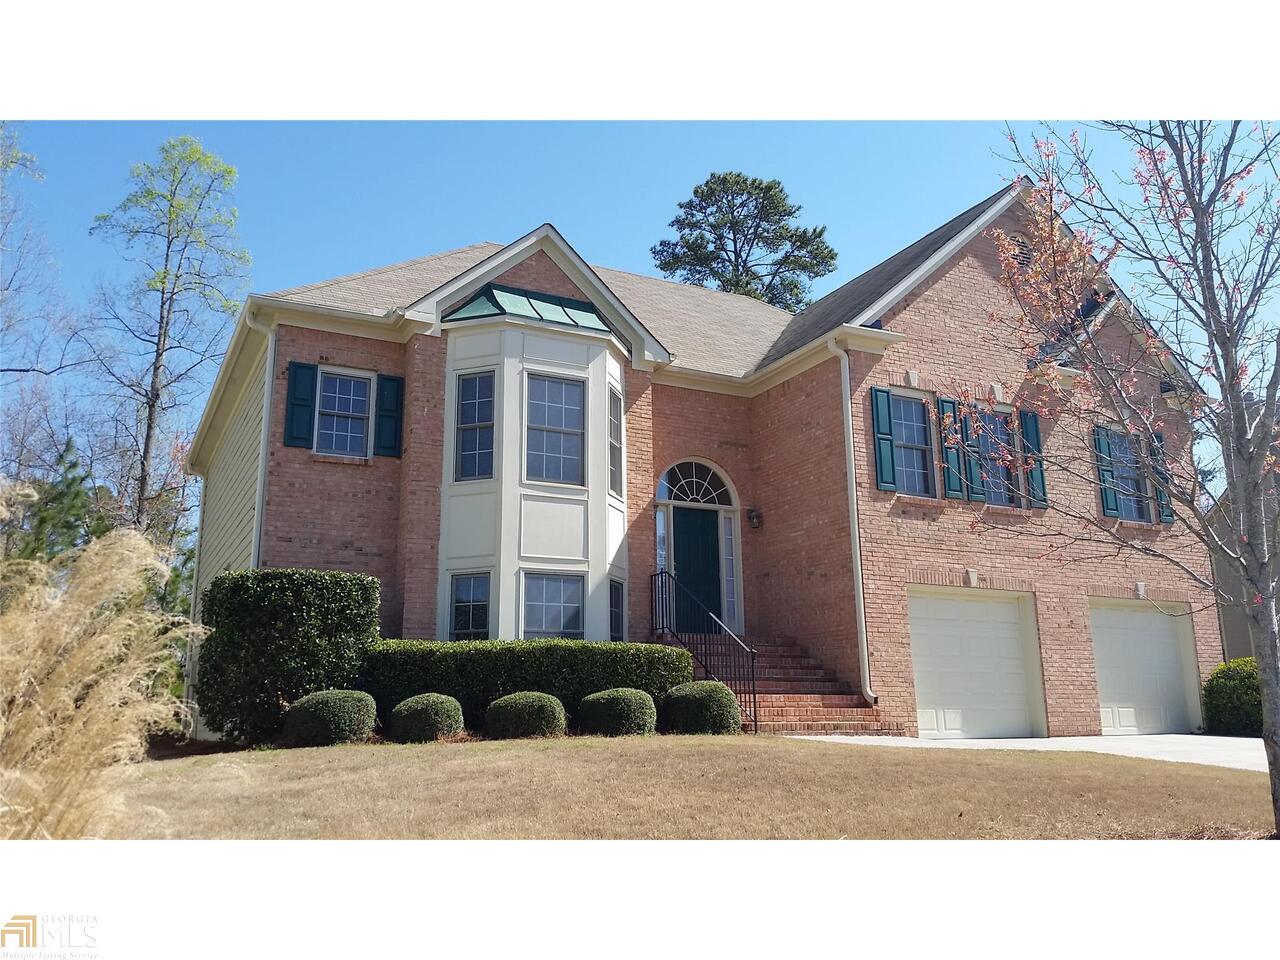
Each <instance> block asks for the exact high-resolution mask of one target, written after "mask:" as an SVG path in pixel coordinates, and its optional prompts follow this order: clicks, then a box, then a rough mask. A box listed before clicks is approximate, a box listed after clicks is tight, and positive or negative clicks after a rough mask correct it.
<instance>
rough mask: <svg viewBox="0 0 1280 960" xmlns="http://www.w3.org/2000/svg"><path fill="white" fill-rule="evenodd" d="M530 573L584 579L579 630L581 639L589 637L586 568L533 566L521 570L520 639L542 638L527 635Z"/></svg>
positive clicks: (539, 575)
mask: <svg viewBox="0 0 1280 960" xmlns="http://www.w3.org/2000/svg"><path fill="white" fill-rule="evenodd" d="M530 575H532V576H535V577H575V578H577V579H578V580H581V581H582V609H581V612H580V615H581V617H582V630H581V631H579V632H580V633H581V634H582V638H581V639H583V640H585V639H587V579H588V578H587V573H586V571H585V570H543V569H538V568H533V569H530V568H525V569H522V570H521V571H520V596H519V597H518V598H517V602H518V603H519V608H518V609H519V611H520V630H519V633H520V639H521V640H539V639H542V638H541V637H528V636H526V635H525V634H526V633H527V632H528V629H527V624H526V623H525V600H524V598H525V596H526V594H527V592H528V591H527V589H526V578H527V577H529V576H530ZM452 605H453V601H452V600H450V607H451V608H452ZM489 622H490V623H492V622H493V620H492V614H490V621H489Z"/></svg>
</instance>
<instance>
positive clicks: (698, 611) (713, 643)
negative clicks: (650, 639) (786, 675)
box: [650, 570, 760, 732]
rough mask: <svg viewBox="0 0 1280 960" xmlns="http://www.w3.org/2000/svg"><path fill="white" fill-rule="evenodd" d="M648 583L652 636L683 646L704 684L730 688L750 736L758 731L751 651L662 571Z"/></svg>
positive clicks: (690, 594) (718, 619) (754, 677)
mask: <svg viewBox="0 0 1280 960" xmlns="http://www.w3.org/2000/svg"><path fill="white" fill-rule="evenodd" d="M650 584H651V586H652V588H653V592H652V594H651V596H652V602H653V632H654V634H655V636H658V637H665V638H669V639H670V640H671V641H672V642H674V643H676V644H678V645H679V646H682V647H684V648H685V649H686V650H688V651H689V653H691V654H692V655H693V659H694V662H695V663H697V664H698V666H700V667H701V668H702V672H703V673H704V674H706V676H707V678H708V679H709V680H719V681H720V682H721V683H723V684H724V685H725V686H726V687H728V688H729V689H730V690H732V691H733V694H734V696H736V697H737V698H738V705H739V706H740V707H741V708H742V715H743V717H745V718H746V720H747V721H748V722H749V723H750V724H751V729H752V731H753V732H755V731H758V730H759V729H760V721H759V706H758V704H757V702H756V652H755V650H754V649H753V648H752V647H749V646H747V645H746V644H745V643H743V642H742V641H741V640H739V639H738V637H737V635H736V634H735V633H734V632H733V631H732V630H730V629H729V628H728V627H727V626H725V624H724V621H723V620H721V619H720V618H719V617H717V616H716V615H715V614H714V613H712V612H711V611H710V610H708V609H707V607H706V605H704V604H703V603H702V601H701V600H699V599H698V598H697V597H695V596H694V595H693V594H692V593H691V592H690V591H689V590H688V588H686V587H685V586H684V585H683V584H681V583H680V581H679V580H677V579H676V578H675V577H674V576H673V575H672V574H670V573H668V572H667V571H666V570H659V571H658V572H657V573H655V574H654V575H653V576H652V577H650Z"/></svg>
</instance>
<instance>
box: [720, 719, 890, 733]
mask: <svg viewBox="0 0 1280 960" xmlns="http://www.w3.org/2000/svg"><path fill="white" fill-rule="evenodd" d="M742 729H743V730H744V731H745V732H747V733H750V732H752V731H751V725H750V724H743V726H742ZM755 732H756V733H761V734H771V735H774V736H783V735H786V734H797V733H807V734H813V735H819V734H831V733H844V734H849V735H851V736H884V737H894V736H904V735H905V734H906V729H905V728H904V727H903V726H902V725H901V724H889V723H885V722H883V721H881V720H761V721H760V729H758V730H756V731H755Z"/></svg>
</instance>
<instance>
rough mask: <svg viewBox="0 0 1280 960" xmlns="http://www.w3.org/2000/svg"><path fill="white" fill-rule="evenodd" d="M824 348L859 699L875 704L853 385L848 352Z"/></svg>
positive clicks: (832, 342) (831, 343)
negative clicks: (844, 503) (838, 447)
mask: <svg viewBox="0 0 1280 960" xmlns="http://www.w3.org/2000/svg"><path fill="white" fill-rule="evenodd" d="M827 349H828V350H830V351H831V353H832V355H833V356H834V357H836V359H838V360H839V361H840V400H841V405H842V406H841V412H842V413H843V415H844V476H845V487H846V490H847V493H848V498H849V552H850V554H851V556H852V558H853V611H854V617H855V619H856V620H857V627H858V685H859V686H860V687H861V690H862V698H863V699H864V700H866V701H867V703H868V704H870V705H872V706H875V703H876V694H875V691H873V690H872V689H871V653H870V650H869V649H868V646H867V606H866V601H865V599H864V597H863V592H862V539H861V536H860V534H859V531H858V475H857V467H856V465H855V462H854V455H853V386H852V384H851V382H850V379H849V354H848V353H846V352H845V349H844V347H842V346H840V344H839V343H838V342H837V339H836V337H834V336H833V337H829V338H828V339H827Z"/></svg>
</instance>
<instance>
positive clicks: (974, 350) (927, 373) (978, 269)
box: [850, 224, 1221, 736]
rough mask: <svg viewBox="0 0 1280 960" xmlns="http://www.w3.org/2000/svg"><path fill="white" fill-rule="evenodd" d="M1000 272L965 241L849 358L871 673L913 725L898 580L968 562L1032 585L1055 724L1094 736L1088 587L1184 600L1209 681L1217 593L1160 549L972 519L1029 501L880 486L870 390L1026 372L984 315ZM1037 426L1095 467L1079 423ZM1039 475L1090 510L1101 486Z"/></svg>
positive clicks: (924, 580)
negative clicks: (874, 349) (987, 501)
mask: <svg viewBox="0 0 1280 960" xmlns="http://www.w3.org/2000/svg"><path fill="white" fill-rule="evenodd" d="M1010 226H1012V225H1011V224H1010ZM998 277H999V265H998V262H997V259H996V255H995V250H994V245H993V244H992V243H991V241H990V240H988V239H985V238H979V239H977V240H975V241H973V242H972V243H971V244H969V246H968V247H967V248H965V249H964V250H962V251H961V252H959V253H958V254H957V255H956V256H955V257H954V258H953V259H952V261H951V262H950V263H949V264H948V265H947V266H946V268H945V269H944V270H942V271H939V272H938V273H937V274H935V275H934V279H933V280H932V281H931V282H928V283H926V284H924V285H922V286H921V287H920V288H918V289H917V290H916V291H915V292H914V293H913V294H912V295H911V296H910V297H908V298H907V299H906V300H905V301H903V303H901V304H900V305H899V306H898V307H897V308H895V310H894V311H893V312H892V314H891V315H890V316H888V317H886V318H885V320H884V323H883V325H884V328H885V329H887V330H892V331H896V332H900V333H905V334H906V335H907V340H906V341H905V342H903V343H900V344H896V345H894V346H892V347H890V348H889V349H888V350H887V351H886V353H885V355H884V356H883V357H876V356H872V355H870V354H865V353H854V354H852V355H851V359H850V368H851V373H852V379H853V412H854V433H855V449H856V455H857V472H858V478H859V489H858V497H859V521H860V528H861V533H862V549H863V571H864V578H865V580H864V582H865V592H866V597H867V631H868V635H869V645H870V652H871V677H872V683H873V685H874V687H875V691H876V693H877V694H878V696H879V697H880V705H881V710H882V712H883V713H884V714H885V716H886V717H888V718H892V719H897V720H901V721H902V722H904V723H906V724H908V725H909V726H911V727H914V721H915V692H914V686H913V679H912V663H911V645H910V636H909V633H908V628H907V599H906V586H907V585H908V584H935V585H942V586H956V587H959V586H965V585H967V583H968V581H967V573H966V571H968V570H974V571H976V572H977V578H978V585H979V586H981V587H988V588H994V589H1004V590H1016V591H1026V592H1030V593H1034V595H1035V607H1036V619H1037V625H1038V631H1039V642H1040V651H1041V659H1042V664H1043V674H1044V685H1045V702H1046V707H1047V714H1048V727H1049V733H1050V735H1051V736H1069V735H1087V734H1096V733H1098V732H1099V719H1098V696H1097V681H1096V674H1095V670H1094V663H1093V648H1092V642H1091V639H1090V636H1091V631H1090V623H1089V598H1090V597H1114V598H1129V599H1132V598H1135V597H1136V596H1137V594H1136V585H1137V584H1138V583H1144V584H1145V585H1146V594H1147V596H1148V597H1149V598H1151V599H1162V600H1169V601H1185V602H1187V603H1190V604H1191V605H1192V607H1193V610H1194V613H1193V617H1192V619H1193V625H1194V634H1195V643H1196V655H1197V660H1198V662H1199V667H1200V672H1201V676H1202V678H1204V677H1207V675H1208V673H1209V672H1210V671H1211V670H1212V669H1213V667H1214V665H1215V664H1216V663H1218V662H1219V661H1220V657H1221V645H1220V642H1219V639H1218V622H1217V616H1216V613H1215V609H1214V605H1213V598H1212V596H1211V595H1210V594H1209V593H1208V592H1207V591H1204V590H1200V589H1197V588H1196V587H1195V585H1194V584H1193V582H1192V581H1190V580H1189V579H1187V578H1185V577H1182V576H1180V575H1179V574H1178V573H1177V572H1176V571H1175V570H1174V568H1173V567H1172V566H1171V565H1170V564H1168V563H1166V562H1163V561H1160V560H1157V559H1147V558H1144V557H1141V556H1139V555H1137V554H1135V553H1119V554H1117V551H1115V550H1114V549H1113V550H1111V551H1099V550H1098V549H1097V548H1093V549H1089V548H1085V547H1078V548H1076V549H1074V550H1064V551H1061V552H1059V553H1057V554H1055V556H1053V557H1045V553H1046V546H1047V544H1046V541H1045V539H1043V538H1036V537H1025V536H1023V537H1020V536H1017V535H1009V536H1004V535H1002V534H1001V532H1000V531H999V530H998V529H997V530H989V529H985V527H986V525H987V524H980V525H979V528H978V529H974V515H975V510H978V509H980V510H981V512H982V513H983V515H984V516H985V517H986V518H987V522H988V523H989V524H992V525H994V526H996V527H997V528H1002V527H1003V528H1009V529H1010V530H1016V528H1018V527H1019V526H1022V525H1024V524H1028V523H1037V522H1042V521H1041V520H1040V518H1039V517H1037V516H1036V514H1035V512H1034V511H1018V510H1010V509H1008V508H998V507H983V506H982V505H971V504H969V503H967V502H965V501H958V500H951V501H948V500H943V499H937V500H926V499H921V498H918V497H910V496H902V495H898V494H894V493H887V492H883V491H879V490H877V489H876V488H875V482H874V475H875V464H874V460H873V453H872V451H873V447H872V436H871V415H870V400H869V391H870V389H871V388H872V387H877V386H880V387H888V386H894V385H898V386H905V385H907V380H908V377H910V378H911V379H912V380H913V381H914V383H915V384H916V385H917V386H918V387H919V388H920V389H923V390H931V391H937V392H939V393H942V394H944V395H950V396H956V395H957V394H958V393H959V391H960V390H961V389H963V388H964V387H977V388H980V389H981V390H983V391H985V390H986V389H987V388H988V387H989V385H990V384H991V383H1003V384H1010V383H1017V382H1018V381H1019V380H1020V378H1021V377H1023V376H1025V372H1026V361H1025V358H1024V357H1023V355H1022V354H1021V353H1020V352H1019V351H1017V350H1016V349H1013V348H1012V346H1011V345H1002V344H1001V343H1000V338H999V334H998V333H997V332H996V328H993V327H992V326H991V325H990V321H989V320H988V316H989V312H990V311H1001V310H1005V309H1007V308H1006V304H1005V301H1004V294H1003V290H1002V289H1001V288H1000V286H999V283H998ZM1041 433H1042V439H1043V443H1044V446H1045V450H1046V452H1047V453H1058V454H1060V453H1061V452H1062V451H1063V450H1067V449H1070V448H1071V445H1074V446H1075V448H1076V449H1077V450H1078V451H1079V457H1080V462H1081V463H1082V464H1084V466H1085V469H1090V466H1089V465H1090V464H1091V463H1092V454H1091V452H1090V451H1089V450H1088V449H1087V448H1086V446H1085V439H1084V438H1082V437H1080V436H1079V435H1078V434H1077V433H1076V432H1075V431H1073V430H1071V429H1069V428H1067V427H1066V426H1063V427H1061V428H1060V427H1059V426H1058V425H1057V424H1056V423H1055V421H1054V420H1053V418H1052V417H1042V420H1041ZM1166 434H1167V436H1166V439H1167V440H1168V441H1169V443H1170V449H1171V452H1175V451H1177V450H1179V449H1181V447H1182V446H1183V444H1185V439H1184V438H1183V437H1181V436H1180V433H1179V431H1178V430H1177V429H1176V425H1175V423H1174V421H1173V420H1172V419H1171V421H1170V426H1169V428H1168V429H1167V431H1166ZM1051 459H1052V458H1051ZM1045 482H1046V487H1047V489H1048V492H1049V497H1050V500H1051V501H1062V500H1063V499H1069V500H1070V501H1071V502H1073V503H1074V504H1077V505H1079V506H1080V507H1081V508H1082V509H1088V510H1094V509H1096V498H1097V492H1096V487H1094V486H1093V485H1092V484H1090V483H1089V482H1087V481H1086V480H1084V479H1081V478H1079V477H1077V476H1073V475H1072V474H1071V473H1070V472H1068V471H1065V470H1055V469H1054V468H1053V467H1052V465H1047V466H1046V478H1045ZM1058 523H1059V525H1060V527H1061V528H1062V529H1063V531H1064V535H1063V536H1062V537H1061V538H1060V539H1059V540H1058V541H1057V542H1058V543H1060V544H1061V543H1064V542H1066V541H1067V540H1068V537H1069V534H1070V523H1069V521H1066V520H1060V521H1058ZM1050 524H1051V525H1052V521H1050ZM1051 528H1052V527H1051ZM1140 535H1141V536H1144V537H1150V538H1159V540H1160V542H1161V545H1162V548H1163V549H1165V550H1169V551H1171V552H1175V553H1178V554H1180V556H1181V557H1182V559H1183V560H1184V561H1185V562H1186V563H1187V564H1188V565H1189V566H1191V567H1192V568H1193V569H1196V570H1198V571H1200V572H1202V573H1205V574H1207V572H1208V566H1209V561H1208V557H1207V555H1206V554H1205V552H1204V550H1203V549H1202V548H1201V547H1200V546H1199V544H1198V543H1197V542H1196V541H1195V540H1194V538H1192V537H1191V536H1190V535H1188V534H1182V535H1179V534H1178V533H1176V532H1173V531H1166V530H1163V529H1161V528H1159V527H1150V528H1145V529H1143V530H1142V531H1141V533H1140ZM1099 554H1103V555H1099ZM1106 554H1109V555H1106ZM1085 557H1088V558H1089V559H1088V560H1087V561H1086V560H1084V559H1083V558H1085Z"/></svg>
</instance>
